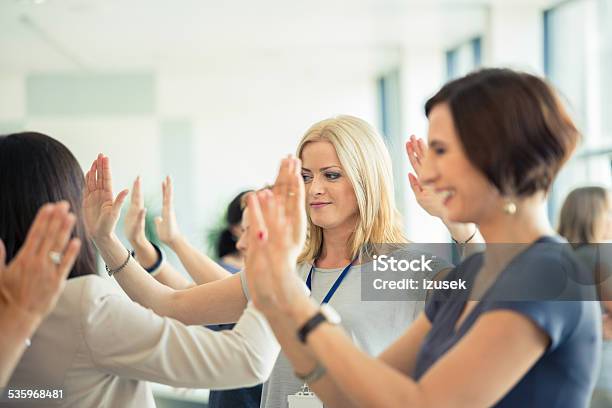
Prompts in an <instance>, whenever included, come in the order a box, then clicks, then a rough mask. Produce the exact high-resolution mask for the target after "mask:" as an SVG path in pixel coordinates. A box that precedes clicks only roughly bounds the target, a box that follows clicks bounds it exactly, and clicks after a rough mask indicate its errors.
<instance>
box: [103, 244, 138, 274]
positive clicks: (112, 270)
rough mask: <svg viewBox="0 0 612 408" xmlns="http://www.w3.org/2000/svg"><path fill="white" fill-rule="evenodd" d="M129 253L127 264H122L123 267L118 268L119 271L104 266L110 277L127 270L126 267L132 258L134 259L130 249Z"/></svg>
mask: <svg viewBox="0 0 612 408" xmlns="http://www.w3.org/2000/svg"><path fill="white" fill-rule="evenodd" d="M127 253H128V256H127V258H126V259H125V262H124V263H123V264H121V266H120V267H118V268H117V269H111V268H109V267H108V265H104V268H105V269H106V272H108V276H113V275H114V274H116V273H117V272H121V270H123V268H125V266H126V265H127V264H128V262H130V258H131V257H132V251H130V250H129V249H128V250H127Z"/></svg>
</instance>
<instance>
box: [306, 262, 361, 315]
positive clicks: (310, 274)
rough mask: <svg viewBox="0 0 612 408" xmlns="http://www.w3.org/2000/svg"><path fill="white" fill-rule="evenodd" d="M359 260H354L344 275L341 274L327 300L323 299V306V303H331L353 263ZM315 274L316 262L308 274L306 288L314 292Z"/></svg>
mask: <svg viewBox="0 0 612 408" xmlns="http://www.w3.org/2000/svg"><path fill="white" fill-rule="evenodd" d="M356 259H357V258H355V259H353V260H352V261H351V263H350V264H348V265H347V266H346V268H344V270H343V271H342V273H341V274H340V276H338V279H336V281H335V282H334V284H333V285H332V287H331V289H330V290H329V292H327V295H326V296H325V298H324V299H323V301H322V302H321V304H323V303H329V301H330V300H331V298H332V296H334V293H336V290H338V287H339V286H340V284H341V283H342V281H343V280H344V278H345V277H346V274H347V273H348V271H349V269H351V266H353V262H355V260H356ZM313 272H314V262H313V264H312V266H311V267H310V272H308V278H306V286H308V289H309V290H310V291H311V292H312V273H313Z"/></svg>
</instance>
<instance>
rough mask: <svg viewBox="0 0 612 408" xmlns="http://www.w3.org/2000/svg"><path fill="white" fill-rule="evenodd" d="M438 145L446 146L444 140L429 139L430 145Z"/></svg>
mask: <svg viewBox="0 0 612 408" xmlns="http://www.w3.org/2000/svg"><path fill="white" fill-rule="evenodd" d="M436 146H444V142H443V141H441V140H436V139H434V140H430V141H429V147H436Z"/></svg>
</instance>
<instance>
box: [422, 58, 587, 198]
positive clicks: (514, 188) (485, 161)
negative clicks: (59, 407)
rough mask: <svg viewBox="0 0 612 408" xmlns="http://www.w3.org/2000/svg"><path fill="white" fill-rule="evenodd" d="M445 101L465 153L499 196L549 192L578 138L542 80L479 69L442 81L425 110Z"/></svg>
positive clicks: (512, 72) (576, 131) (573, 126)
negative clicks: (448, 80) (451, 79)
mask: <svg viewBox="0 0 612 408" xmlns="http://www.w3.org/2000/svg"><path fill="white" fill-rule="evenodd" d="M441 103H446V104H448V106H449V108H450V111H451V114H452V116H453V121H454V125H455V129H456V130H457V133H458V136H459V139H460V141H461V144H462V145H463V149H464V151H465V154H466V156H467V157H468V159H469V160H470V161H471V162H472V164H473V165H474V166H475V167H476V168H478V169H479V170H480V171H481V172H482V173H483V174H484V175H485V176H486V177H487V178H488V180H489V181H490V182H491V183H492V184H493V185H494V186H495V187H497V189H498V190H499V191H500V193H501V194H502V195H503V196H515V197H524V196H530V195H532V194H534V193H536V192H540V191H544V192H548V190H549V189H550V186H551V184H552V182H553V179H554V178H555V176H556V174H557V172H558V171H559V169H560V168H561V166H562V165H563V164H564V163H565V161H566V160H567V159H568V158H569V156H570V155H571V154H572V152H573V150H574V149H575V147H576V144H577V142H578V140H579V138H580V135H579V132H578V130H577V129H576V126H575V125H574V123H573V122H572V120H571V119H570V117H569V116H568V114H567V113H566V111H565V109H564V108H563V106H562V105H561V103H560V101H559V98H558V97H557V95H556V93H555V92H554V90H553V89H552V88H551V86H549V85H548V84H547V83H546V82H545V81H544V80H542V79H540V78H538V77H536V76H534V75H530V74H527V73H522V72H516V71H512V70H509V69H483V70H480V71H476V72H473V73H471V74H468V75H466V76H464V77H462V78H459V79H456V80H454V81H451V82H449V83H447V84H446V85H444V86H443V87H442V89H440V91H438V93H436V94H435V95H434V96H433V97H432V98H431V99H429V100H428V101H427V103H426V104H425V114H426V115H427V116H428V117H429V114H430V112H431V110H432V109H433V108H434V107H435V106H436V105H438V104H441Z"/></svg>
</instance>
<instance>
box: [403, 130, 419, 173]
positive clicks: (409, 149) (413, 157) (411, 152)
mask: <svg viewBox="0 0 612 408" xmlns="http://www.w3.org/2000/svg"><path fill="white" fill-rule="evenodd" d="M415 145H416V143H415V141H414V135H413V136H410V139H409V140H408V141H407V142H406V154H407V155H408V160H409V161H410V165H411V166H412V168H413V169H414V171H415V172H416V173H417V174H419V172H420V171H421V160H420V159H419V157H418V155H417V152H416V150H415Z"/></svg>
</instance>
